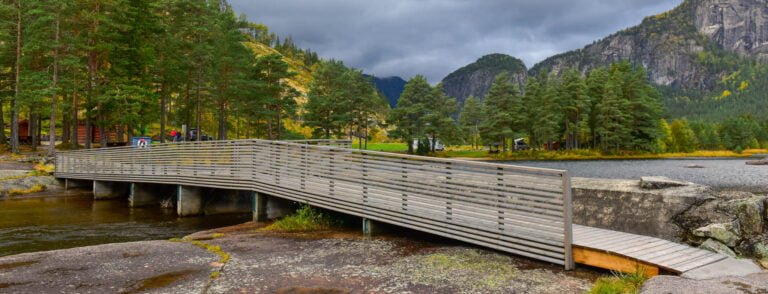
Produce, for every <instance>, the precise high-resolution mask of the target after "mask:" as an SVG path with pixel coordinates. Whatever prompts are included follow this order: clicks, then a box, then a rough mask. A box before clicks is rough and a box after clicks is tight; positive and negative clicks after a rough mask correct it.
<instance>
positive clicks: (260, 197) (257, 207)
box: [251, 192, 267, 222]
mask: <svg viewBox="0 0 768 294" xmlns="http://www.w3.org/2000/svg"><path fill="white" fill-rule="evenodd" d="M252 196H253V200H252V202H251V203H253V221H255V222H261V221H265V220H267V195H264V194H262V193H259V192H253V195H252Z"/></svg>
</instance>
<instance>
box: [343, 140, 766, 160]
mask: <svg viewBox="0 0 768 294" xmlns="http://www.w3.org/2000/svg"><path fill="white" fill-rule="evenodd" d="M356 146H357V145H355V147H356ZM367 150H371V151H384V152H397V153H405V152H407V151H408V146H407V145H406V144H405V143H369V144H368V148H367ZM755 154H768V149H748V150H744V151H743V152H741V153H736V152H733V151H730V150H714V151H713V150H699V151H694V152H691V153H683V152H675V153H649V152H634V151H624V152H619V153H615V154H614V153H603V152H601V151H598V150H572V151H541V150H526V151H517V152H507V153H503V154H490V153H488V150H487V149H481V150H474V149H472V147H471V146H451V147H448V148H447V150H446V151H442V152H437V153H436V154H435V156H437V157H444V158H465V159H477V160H500V161H503V160H509V161H514V160H601V159H605V160H622V159H669V158H692V157H705V158H706V157H710V158H711V157H735V158H739V157H750V156H753V155H755Z"/></svg>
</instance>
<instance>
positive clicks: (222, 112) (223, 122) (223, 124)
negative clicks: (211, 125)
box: [218, 98, 227, 140]
mask: <svg viewBox="0 0 768 294" xmlns="http://www.w3.org/2000/svg"><path fill="white" fill-rule="evenodd" d="M219 99H220V100H219V136H218V138H219V140H226V139H227V113H226V110H227V104H226V102H225V101H224V99H223V98H219Z"/></svg>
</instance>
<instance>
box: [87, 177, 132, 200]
mask: <svg viewBox="0 0 768 294" xmlns="http://www.w3.org/2000/svg"><path fill="white" fill-rule="evenodd" d="M128 194H129V187H128V184H127V183H121V182H108V181H93V200H103V199H114V198H120V197H125V196H127V195H128Z"/></svg>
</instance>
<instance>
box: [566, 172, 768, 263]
mask: <svg viewBox="0 0 768 294" xmlns="http://www.w3.org/2000/svg"><path fill="white" fill-rule="evenodd" d="M668 180H669V179H664V182H666V181H668ZM669 181H674V180H669ZM641 182H645V183H646V184H648V183H650V182H651V181H650V180H649V179H645V181H638V180H616V179H585V178H574V179H573V221H574V223H576V224H581V225H586V226H592V227H598V228H604V229H611V230H617V231H622V232H628V233H634V234H640V235H646V236H653V237H658V238H663V239H667V240H671V241H675V242H683V243H688V244H691V245H694V246H700V245H701V246H702V247H703V248H708V249H710V250H713V251H718V252H720V251H722V252H725V253H729V254H730V252H734V253H735V254H736V255H739V256H746V257H754V258H757V259H763V260H766V261H768V196H764V195H763V196H761V195H754V194H752V193H748V192H733V191H713V190H711V189H710V188H708V187H706V186H701V185H697V184H691V183H687V185H682V186H677V185H672V186H669V187H666V188H656V189H645V188H642V187H641V186H642V185H641ZM680 183H684V182H680ZM678 184H679V183H678ZM652 186H654V187H655V185H652ZM713 242H715V243H713ZM716 243H720V245H718V244H716ZM721 245H722V246H721ZM723 247H725V248H727V250H725V248H723Z"/></svg>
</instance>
